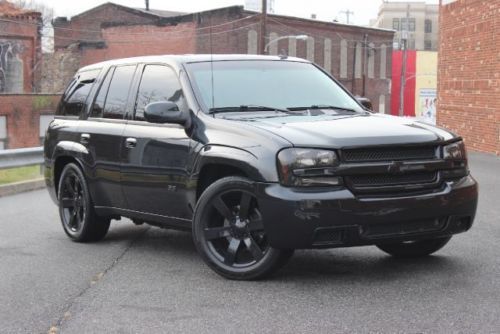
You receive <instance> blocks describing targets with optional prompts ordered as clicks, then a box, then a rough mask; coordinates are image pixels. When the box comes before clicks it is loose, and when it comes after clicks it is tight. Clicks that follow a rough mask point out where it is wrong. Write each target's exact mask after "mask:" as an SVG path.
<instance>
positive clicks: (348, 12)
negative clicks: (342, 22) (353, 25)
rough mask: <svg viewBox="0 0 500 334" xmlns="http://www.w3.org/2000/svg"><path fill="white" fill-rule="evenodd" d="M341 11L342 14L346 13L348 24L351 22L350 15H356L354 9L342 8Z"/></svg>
mask: <svg viewBox="0 0 500 334" xmlns="http://www.w3.org/2000/svg"><path fill="white" fill-rule="evenodd" d="M339 13H340V14H345V17H346V23H347V24H349V16H351V15H354V12H353V11H350V10H349V9H346V10H341V11H340V12H339Z"/></svg>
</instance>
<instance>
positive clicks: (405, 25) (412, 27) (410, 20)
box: [401, 17, 415, 31]
mask: <svg viewBox="0 0 500 334" xmlns="http://www.w3.org/2000/svg"><path fill="white" fill-rule="evenodd" d="M408 23H409V24H408ZM401 30H402V31H405V30H406V31H415V18H414V17H410V18H408V19H407V18H406V17H402V18H401Z"/></svg>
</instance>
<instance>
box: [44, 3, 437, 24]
mask: <svg viewBox="0 0 500 334" xmlns="http://www.w3.org/2000/svg"><path fill="white" fill-rule="evenodd" d="M38 1H39V2H41V3H44V4H46V5H47V6H49V7H52V8H53V9H54V13H55V16H69V17H71V16H72V15H76V14H78V13H81V12H82V11H85V10H87V9H90V8H93V7H95V6H98V5H100V4H103V3H106V2H108V1H103V0H38ZM274 1H275V11H274V12H275V14H281V15H290V16H298V17H305V18H310V17H311V14H316V15H317V19H319V20H324V21H332V20H334V19H337V20H338V21H339V22H343V23H345V22H346V15H345V14H342V13H341V12H342V11H346V10H349V11H351V12H354V14H351V16H350V23H351V24H358V25H368V24H369V21H370V19H374V18H376V17H377V12H378V8H379V6H380V4H381V3H382V0H348V1H345V0H342V1H341V0H274ZM111 2H114V3H117V4H121V5H124V6H129V7H144V3H145V1H144V0H112V1H111ZM244 3H245V0H149V6H150V8H153V9H164V10H172V11H180V12H198V11H203V10H208V9H213V8H220V7H227V6H232V5H244ZM427 3H438V0H427ZM306 4H307V5H306Z"/></svg>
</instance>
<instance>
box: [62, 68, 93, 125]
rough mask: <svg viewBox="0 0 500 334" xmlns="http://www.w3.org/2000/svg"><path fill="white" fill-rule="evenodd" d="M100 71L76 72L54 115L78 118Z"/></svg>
mask: <svg viewBox="0 0 500 334" xmlns="http://www.w3.org/2000/svg"><path fill="white" fill-rule="evenodd" d="M100 72H101V69H96V70H90V71H84V72H78V73H77V74H76V75H75V77H74V78H73V80H71V82H70V83H69V85H68V87H67V88H66V90H65V91H64V93H63V96H62V97H61V102H60V103H59V106H58V108H57V111H56V114H57V115H61V116H77V117H78V116H80V113H81V112H82V110H84V109H85V107H86V105H87V101H88V95H89V93H90V91H91V89H92V86H93V85H94V83H95V81H96V78H97V76H98V75H99V73H100Z"/></svg>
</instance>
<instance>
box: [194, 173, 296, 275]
mask: <svg viewBox="0 0 500 334" xmlns="http://www.w3.org/2000/svg"><path fill="white" fill-rule="evenodd" d="M193 239H194V243H195V245H196V248H197V250H198V252H199V253H200V255H201V257H202V258H203V260H204V261H205V262H206V263H207V264H208V265H209V266H210V267H211V268H212V269H213V270H214V271H215V272H217V273H218V274H220V275H222V276H224V277H226V278H229V279H235V280H253V279H259V278H263V277H266V276H268V275H270V274H271V273H273V272H274V271H276V270H277V269H279V268H280V267H281V266H282V265H284V264H285V263H286V261H287V260H288V259H289V258H290V256H291V255H292V254H293V250H278V249H274V248H272V247H271V246H270V245H269V242H268V240H267V237H266V234H265V231H264V226H263V220H262V214H261V212H260V210H259V206H258V203H257V199H256V198H255V195H254V193H253V187H252V182H251V181H250V180H249V179H247V178H243V177H237V176H231V177H225V178H222V179H220V180H218V181H216V182H214V183H213V184H211V185H210V186H209V187H208V188H207V189H206V190H205V191H204V192H203V194H202V195H201V196H200V199H199V201H198V204H197V206H196V210H195V215H194V219H193Z"/></svg>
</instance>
